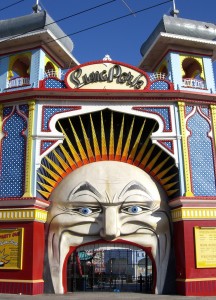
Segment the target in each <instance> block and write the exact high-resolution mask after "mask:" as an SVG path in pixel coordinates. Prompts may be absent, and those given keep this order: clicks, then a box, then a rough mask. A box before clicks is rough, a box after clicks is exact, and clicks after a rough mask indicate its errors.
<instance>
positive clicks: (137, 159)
mask: <svg viewBox="0 0 216 300" xmlns="http://www.w3.org/2000/svg"><path fill="white" fill-rule="evenodd" d="M56 127H57V130H58V131H60V132H62V133H63V135H64V141H63V144H60V145H59V146H57V147H56V149H54V150H53V151H51V153H49V154H48V155H46V156H45V157H44V158H43V159H42V164H41V167H40V168H39V174H40V175H39V177H40V180H39V186H38V192H39V193H40V194H41V195H42V196H43V197H45V198H47V199H48V198H49V195H50V193H51V191H52V190H53V189H54V188H55V187H56V186H57V185H58V184H59V183H60V182H61V180H62V178H64V177H65V176H66V175H67V174H69V173H71V172H72V171H73V170H75V169H76V168H78V167H80V166H82V165H85V164H88V163H91V162H95V161H105V160H114V161H121V162H125V163H129V164H132V165H135V166H137V167H139V168H141V169H143V170H144V171H146V172H147V173H149V174H150V175H151V176H152V177H154V178H155V180H156V181H158V182H159V184H161V185H162V186H163V187H164V189H165V190H166V192H167V194H168V196H169V197H171V198H173V197H175V196H176V195H178V193H179V183H178V169H177V167H176V165H175V161H174V159H173V158H172V157H171V156H169V154H168V153H165V151H163V150H161V148H159V147H158V146H157V145H156V144H153V143H152V141H151V135H152V133H153V132H155V131H157V128H158V123H157V122H156V121H155V120H153V119H149V118H143V117H140V116H133V115H129V114H124V113H120V112H117V111H111V110H109V109H105V110H103V111H97V112H94V113H91V114H84V115H81V116H73V117H68V118H65V119H62V120H59V121H58V122H57V125H56ZM47 166H48V168H47ZM49 167H51V172H50V174H48V173H49V171H48V169H49ZM53 172H55V175H54V174H53ZM51 174H52V175H51ZM49 178H51V179H52V180H51V181H50V180H49Z"/></svg>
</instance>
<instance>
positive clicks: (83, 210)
mask: <svg viewBox="0 0 216 300" xmlns="http://www.w3.org/2000/svg"><path fill="white" fill-rule="evenodd" d="M78 211H79V213H81V214H82V215H84V216H88V215H90V214H91V213H92V210H91V209H90V208H89V207H81V208H79V209H78Z"/></svg>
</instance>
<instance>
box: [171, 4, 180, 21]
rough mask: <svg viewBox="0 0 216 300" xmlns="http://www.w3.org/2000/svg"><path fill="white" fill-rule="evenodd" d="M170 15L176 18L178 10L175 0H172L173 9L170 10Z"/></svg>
mask: <svg viewBox="0 0 216 300" xmlns="http://www.w3.org/2000/svg"><path fill="white" fill-rule="evenodd" d="M170 14H171V16H173V17H175V18H177V17H178V14H179V10H178V9H176V5H175V0H173V10H172V11H171V12H170Z"/></svg>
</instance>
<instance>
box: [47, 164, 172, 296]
mask: <svg viewBox="0 0 216 300" xmlns="http://www.w3.org/2000/svg"><path fill="white" fill-rule="evenodd" d="M50 201H51V206H50V210H49V213H48V224H49V227H48V259H49V266H50V273H51V278H52V283H53V286H54V290H55V293H64V288H63V266H64V263H65V260H66V257H67V254H68V252H69V250H70V247H78V246H80V245H83V244H86V243H94V242H96V241H98V240H101V239H102V240H104V241H108V242H114V241H115V242H116V241H118V240H121V242H122V241H123V242H124V243H125V244H127V243H132V244H134V245H137V246H138V247H140V248H142V249H145V248H149V249H151V250H150V251H151V257H152V258H153V260H154V264H155V266H156V288H155V293H162V291H163V287H164V282H165V278H166V271H167V265H168V260H169V255H170V240H171V237H170V221H169V217H168V216H169V214H168V206H167V202H166V195H165V193H164V192H163V190H162V189H161V187H159V186H158V185H157V183H156V182H155V181H153V179H152V178H151V177H150V176H149V175H148V174H147V173H146V172H144V171H142V170H141V169H139V168H137V167H135V166H132V165H129V164H126V163H122V162H114V161H103V162H95V163H90V164H88V165H85V166H82V167H80V168H79V169H77V170H75V171H73V172H72V173H71V174H69V175H67V177H65V178H64V179H63V180H62V181H61V183H60V184H59V185H58V186H57V188H56V189H55V190H54V191H53V192H52V194H51V197H50Z"/></svg>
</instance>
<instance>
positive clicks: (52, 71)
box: [45, 61, 58, 77]
mask: <svg viewBox="0 0 216 300" xmlns="http://www.w3.org/2000/svg"><path fill="white" fill-rule="evenodd" d="M45 77H58V72H57V70H56V68H55V66H54V64H53V63H52V62H50V61H48V62H47V63H46V65H45Z"/></svg>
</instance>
